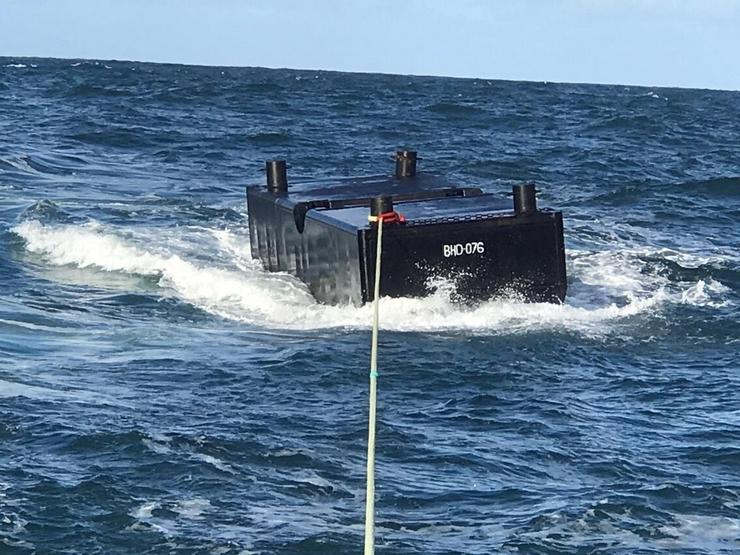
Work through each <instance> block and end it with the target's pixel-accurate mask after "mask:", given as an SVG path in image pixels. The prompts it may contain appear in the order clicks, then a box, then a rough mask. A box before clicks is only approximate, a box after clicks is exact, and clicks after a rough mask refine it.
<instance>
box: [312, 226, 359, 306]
mask: <svg viewBox="0 0 740 555" xmlns="http://www.w3.org/2000/svg"><path fill="white" fill-rule="evenodd" d="M301 237H302V250H303V253H304V258H303V261H304V263H303V265H302V274H303V275H302V276H301V279H302V280H303V281H304V282H305V283H306V284H307V285H308V288H309V289H310V291H311V293H312V294H313V295H314V296H315V297H316V299H317V300H318V301H319V302H322V303H327V304H348V303H350V304H354V305H361V304H362V302H363V298H362V286H361V278H360V254H359V244H358V240H357V232H356V231H354V232H352V231H349V230H345V229H341V228H339V227H336V226H333V225H331V224H330V223H328V222H326V221H322V220H318V219H315V218H312V217H311V214H310V213H309V215H308V217H307V218H306V226H305V229H304V231H303V234H302V236H301Z"/></svg>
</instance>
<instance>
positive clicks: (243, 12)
mask: <svg viewBox="0 0 740 555" xmlns="http://www.w3.org/2000/svg"><path fill="white" fill-rule="evenodd" d="M0 55H5V56H49V57H59V58H98V59H125V60H144V61H158V62H176V63H189V64H206V65H235V66H266V67H291V68H306V69H334V70H340V71H364V72H384V73H411V74H421V75H448V76H459V77H486V78H496V79H524V80H533V81H567V82H588V83H623V84H643V85H664V86H682V87H700V88H715V89H734V90H740V0H506V1H503V0H502V1H497V0H426V1H423V0H405V1H400V2H393V1H390V0H366V1H359V0H344V1H341V0H333V1H329V0H303V1H302V0H210V1H206V0H0Z"/></svg>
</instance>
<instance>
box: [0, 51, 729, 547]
mask: <svg viewBox="0 0 740 555" xmlns="http://www.w3.org/2000/svg"><path fill="white" fill-rule="evenodd" d="M399 146H406V147H410V148H416V149H418V151H419V153H420V156H421V157H422V158H423V160H422V161H421V162H420V164H421V166H420V167H421V168H422V169H423V170H425V171H434V172H439V173H442V174H447V175H449V176H450V177H452V178H453V179H455V180H456V181H458V182H459V183H460V184H464V185H471V186H479V187H482V188H484V189H485V190H488V191H491V192H496V193H500V194H502V195H503V194H505V193H506V192H507V191H510V190H511V185H512V184H513V183H517V182H522V181H535V182H536V183H537V185H538V188H539V189H541V191H542V193H541V196H540V203H541V204H544V205H549V206H552V207H556V208H559V209H562V211H563V213H564V218H565V233H566V244H567V267H568V280H569V290H568V298H567V300H566V302H565V304H563V305H552V304H522V303H519V302H516V301H514V300H507V299H494V300H491V301H490V302H486V303H484V304H482V305H480V306H478V307H461V306H457V305H455V304H452V303H451V302H450V301H449V299H448V297H447V293H445V291H443V290H441V291H439V292H438V293H437V294H435V296H433V297H430V298H427V299H384V300H383V301H382V303H381V328H382V329H381V337H380V378H379V409H378V410H379V413H378V417H379V422H378V451H377V476H376V480H377V502H376V504H377V516H376V519H377V551H378V553H387V554H411V553H420V554H452V553H464V554H489V553H548V554H549V553H553V554H554V553H562V554H574V553H575V554H581V553H583V554H585V553H589V554H590V553H599V554H601V553H604V554H606V553H609V554H648V553H687V554H689V553H690V554H705V553H737V552H739V551H740V360H739V359H740V354H739V353H740V311H739V306H740V247H739V245H740V93H738V92H718V91H704V90H679V89H662V88H640V87H627V86H595V85H571V84H555V83H524V82H504V81H489V80H474V79H470V80H462V79H447V78H431V77H410V76H392V75H360V74H348V73H333V72H325V71H293V70H268V69H249V68H245V69H237V68H215V67H214V68H206V67H189V66H178V65H161V64H144V63H133V62H102V61H100V62H96V61H79V60H77V61H75V60H49V59H14V58H0V553H3V554H46V553H67V554H72V553H99V554H110V553H132V554H133V553H135V554H160V553H162V554H165V553H167V554H188V553H198V554H200V553H203V554H212V555H228V554H234V555H236V554H242V555H246V554H271V553H286V554H309V553H321V554H324V553H326V554H332V553H337V554H340V553H341V554H344V553H358V552H360V550H361V545H362V537H363V519H364V496H365V491H364V488H365V456H366V437H367V405H368V370H367V368H368V359H369V343H370V334H369V321H370V309H369V307H363V308H355V307H351V306H342V307H328V306H322V305H318V304H316V302H315V301H314V300H313V299H312V297H311V295H310V294H309V293H308V292H307V290H306V288H305V287H304V286H303V285H302V284H301V283H300V282H298V281H296V280H295V279H293V278H291V277H290V276H287V275H277V274H276V275H271V274H268V273H266V272H264V271H263V270H262V269H261V266H260V264H259V263H258V262H257V261H255V260H252V259H251V257H250V254H249V253H250V248H249V238H248V223H247V216H246V207H245V196H244V187H245V185H247V184H248V183H255V182H261V181H262V180H263V179H264V174H263V173H262V172H261V170H262V169H263V167H264V160H265V159H269V158H275V157H286V158H287V159H288V161H289V166H290V168H289V175H290V176H291V177H292V178H296V177H300V176H305V177H321V176H330V175H342V176H344V175H363V174H379V173H389V172H390V171H391V170H392V161H391V154H392V153H393V152H394V151H395V149H396V148H397V147H399Z"/></svg>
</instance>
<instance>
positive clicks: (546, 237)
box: [363, 213, 566, 302]
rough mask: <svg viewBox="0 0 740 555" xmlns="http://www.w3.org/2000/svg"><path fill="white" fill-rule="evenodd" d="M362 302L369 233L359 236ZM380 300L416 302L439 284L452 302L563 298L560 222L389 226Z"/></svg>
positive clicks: (370, 266) (554, 217)
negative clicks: (447, 288)
mask: <svg viewBox="0 0 740 555" xmlns="http://www.w3.org/2000/svg"><path fill="white" fill-rule="evenodd" d="M363 238H364V243H365V246H364V249H363V251H364V256H363V260H364V261H363V276H364V283H365V287H364V288H363V293H364V299H365V300H368V299H369V296H370V295H369V292H370V291H371V290H372V286H373V283H374V267H375V258H374V253H375V241H376V234H375V231H374V230H369V231H366V232H364V233H363ZM382 264H383V271H382V274H383V277H382V279H381V284H380V287H381V294H382V295H384V296H390V297H402V296H409V297H418V296H426V295H429V294H431V293H432V292H433V291H434V290H435V287H436V285H437V284H439V283H440V281H446V282H448V283H450V284H452V285H454V290H455V293H454V296H455V298H457V299H458V300H481V299H486V298H492V297H496V296H502V295H510V294H516V295H520V296H522V297H524V298H525V299H526V300H530V301H537V302H539V301H548V302H553V301H554V302H558V301H562V300H564V298H565V290H566V276H565V255H564V247H563V235H562V216H561V215H560V214H559V213H553V214H547V215H538V216H537V217H533V218H514V217H508V218H503V217H502V218H495V219H489V220H479V221H468V222H441V223H430V224H427V225H418V226H395V227H388V228H385V229H384V231H383V258H382Z"/></svg>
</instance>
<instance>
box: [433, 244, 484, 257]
mask: <svg viewBox="0 0 740 555" xmlns="http://www.w3.org/2000/svg"><path fill="white" fill-rule="evenodd" d="M484 252H486V246H485V245H484V244H483V241H473V242H472V243H455V244H453V245H442V254H443V255H444V257H445V258H450V257H451V256H461V255H463V254H483V253H484Z"/></svg>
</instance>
